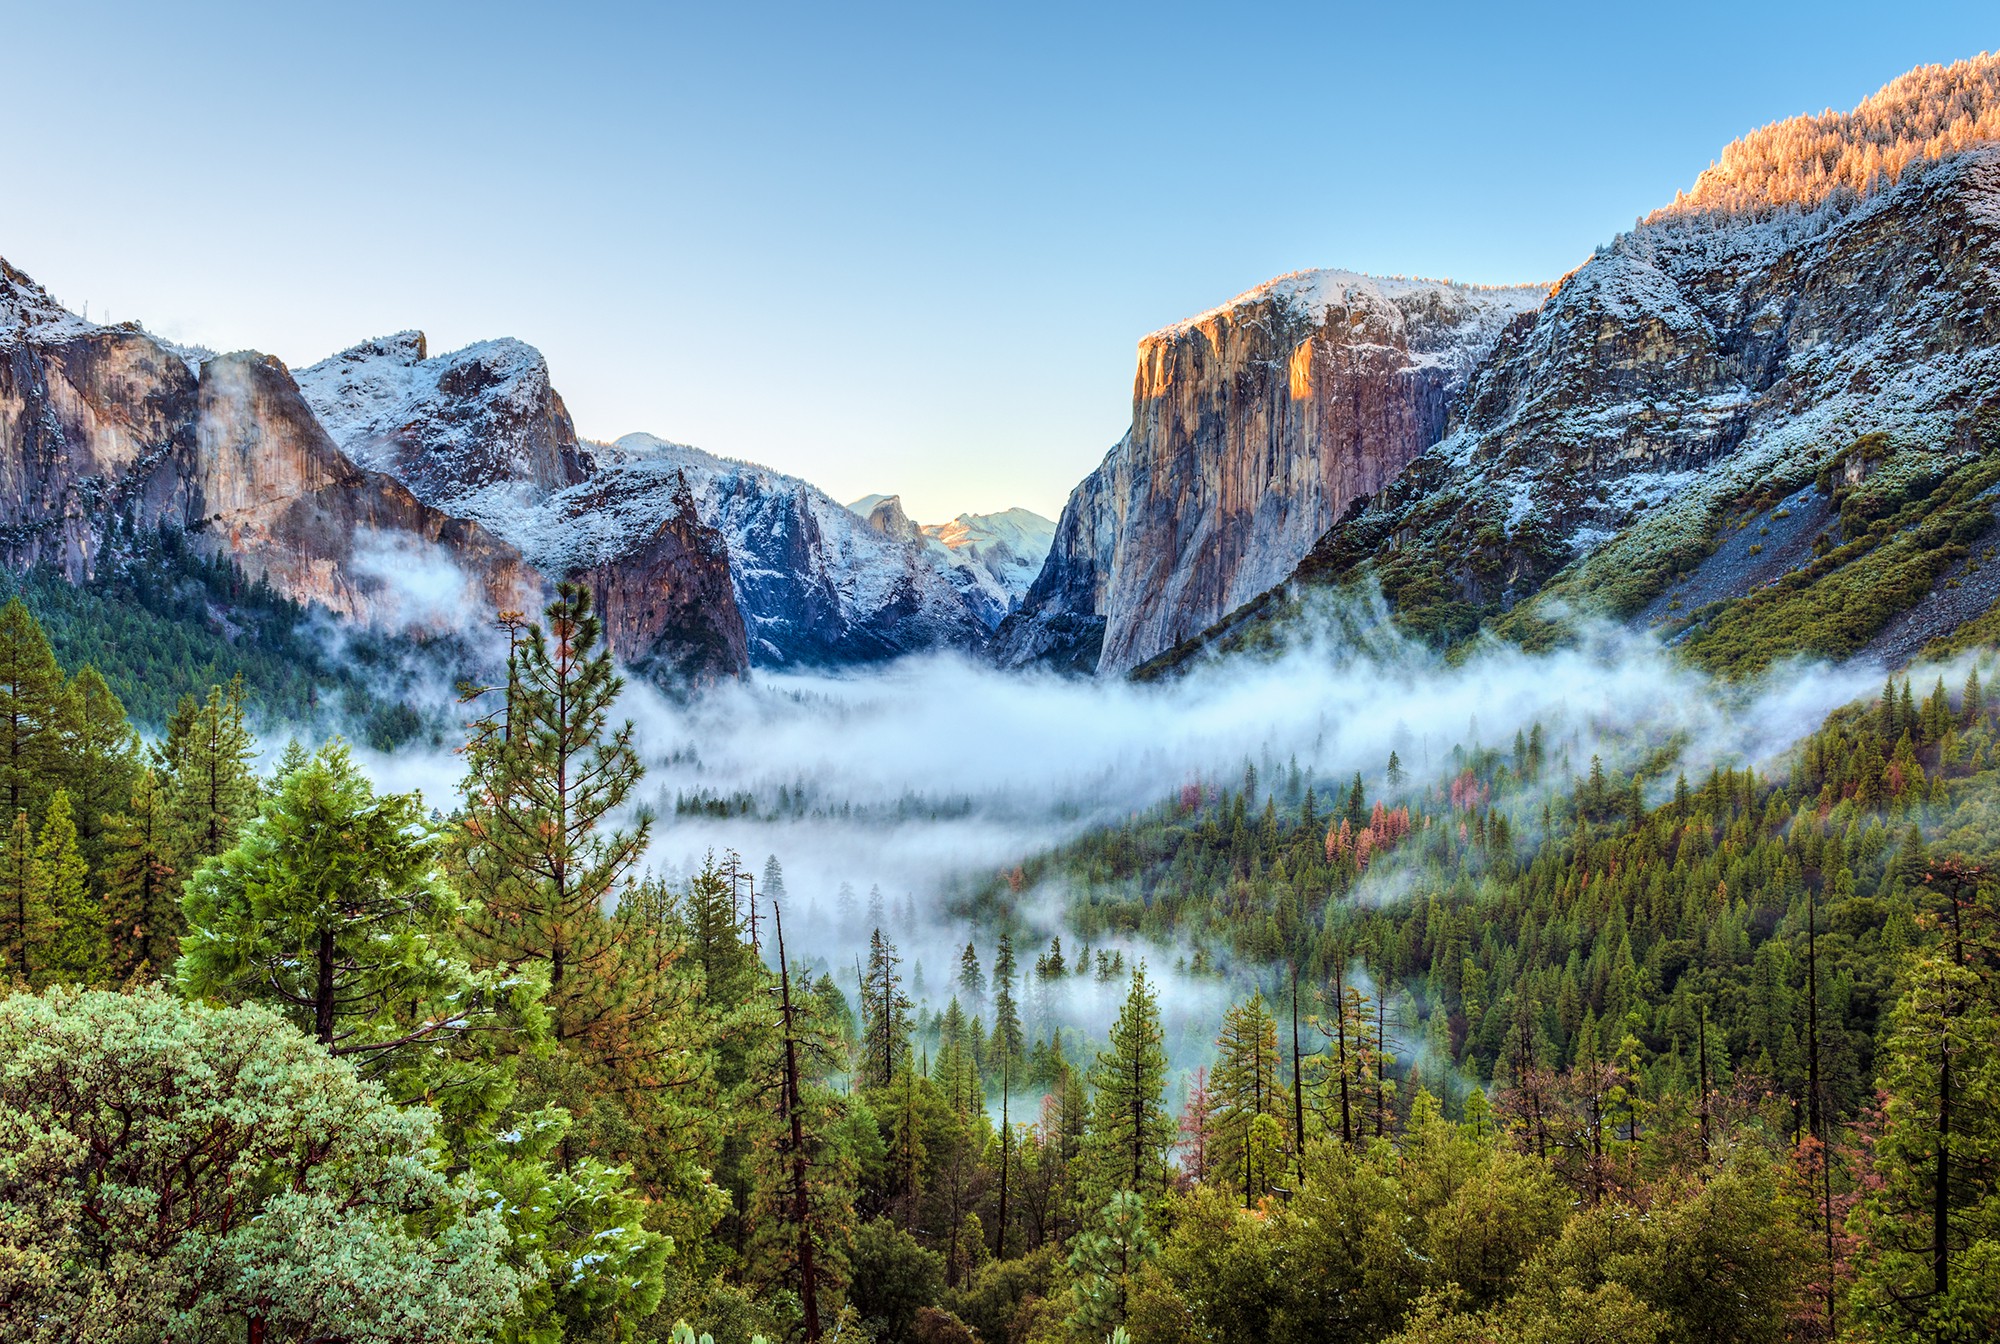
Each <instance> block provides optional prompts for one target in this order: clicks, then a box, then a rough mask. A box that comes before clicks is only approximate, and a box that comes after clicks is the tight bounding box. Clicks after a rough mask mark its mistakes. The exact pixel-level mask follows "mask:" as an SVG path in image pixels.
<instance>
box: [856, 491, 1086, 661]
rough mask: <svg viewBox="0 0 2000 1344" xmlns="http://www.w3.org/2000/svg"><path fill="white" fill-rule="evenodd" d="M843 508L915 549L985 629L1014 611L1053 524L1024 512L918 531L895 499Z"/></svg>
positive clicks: (970, 517)
mask: <svg viewBox="0 0 2000 1344" xmlns="http://www.w3.org/2000/svg"><path fill="white" fill-rule="evenodd" d="M847 507H848V508H849V509H851V510H852V511H853V512H855V513H857V514H859V515H860V516H861V517H863V518H865V519H867V521H868V526H869V527H871V528H872V529H874V530H875V531H877V532H880V533H881V534H882V535H883V536H886V537H892V538H894V539H895V540H897V541H898V542H900V543H902V544H903V545H905V546H909V547H914V548H916V549H917V550H918V551H919V552H920V553H921V554H922V555H923V557H924V559H925V560H927V561H928V562H929V563H930V564H931V566H932V567H933V568H934V569H936V570H937V571H938V572H939V573H941V574H943V575H944V577H945V578H946V579H948V580H949V581H950V582H951V584H952V586H953V587H954V588H956V589H957V590H958V596H959V600H960V601H961V602H963V603H964V604H965V605H966V607H967V609H969V610H970V611H971V612H972V614H973V615H974V616H975V617H976V618H977V619H978V620H979V622H980V624H981V625H983V626H985V627H986V628H987V629H989V630H991V629H993V628H994V627H996V626H998V625H999V624H1000V622H1001V621H1003V620H1005V619H1006V618H1007V616H1008V615H1009V613H1011V612H1013V611H1015V610H1017V609H1018V608H1019V607H1020V605H1021V599H1022V598H1023V597H1025V596H1026V595H1027V592H1028V589H1029V587H1030V586H1032V585H1033V583H1034V581H1035V578H1036V577H1037V576H1038V575H1039V574H1040V573H1041V571H1042V564H1043V562H1044V561H1045V560H1046V559H1047V558H1048V554H1049V546H1050V543H1051V542H1053V541H1054V539H1055V524H1054V523H1051V522H1050V521H1049V520H1048V519H1046V518H1044V517H1042V516H1041V515H1040V514H1038V513H1032V512H1030V511H1029V510H1027V509H1007V510H1005V511H1004V512H1001V513H961V514H959V515H958V517H956V518H954V519H952V520H951V521H950V522H948V523H927V524H924V525H922V526H919V525H918V524H916V523H914V522H912V521H910V517H909V515H908V514H906V513H905V512H904V511H903V501H902V499H901V498H900V497H899V496H896V495H868V496H865V497H863V498H861V499H858V500H856V501H854V502H853V503H852V504H849V505H848V506H847Z"/></svg>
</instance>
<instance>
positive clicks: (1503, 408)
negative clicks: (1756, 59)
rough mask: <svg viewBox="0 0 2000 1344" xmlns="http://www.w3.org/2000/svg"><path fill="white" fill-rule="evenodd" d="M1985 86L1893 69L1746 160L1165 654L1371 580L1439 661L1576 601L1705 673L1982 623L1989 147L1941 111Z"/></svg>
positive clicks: (1497, 359) (1631, 238)
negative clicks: (1888, 79)
mask: <svg viewBox="0 0 2000 1344" xmlns="http://www.w3.org/2000/svg"><path fill="white" fill-rule="evenodd" d="M1996 68H2000V67H1997V66H1996V62H1995V61H1994V60H1993V59H1992V58H1987V59H1984V60H1982V61H1978V62H1969V63H1964V64H1963V65H1961V66H1955V67H1949V68H1945V69H1932V70H1926V71H1919V72H1917V73H1916V74H1915V75H1913V76H1911V77H1908V80H1911V81H1918V80H1920V81H1922V82H1924V87H1925V88H1927V89H1929V88H1931V87H1932V86H1935V85H1942V86H1943V93H1942V94H1941V95H1938V96H1932V95H1931V94H1929V93H1927V94H1925V95H1924V97H1922V98H1912V97H1911V96H1910V90H1909V89H1906V88H1904V87H1902V86H1903V85H1904V84H1905V83H1906V81H1898V82H1897V83H1896V84H1892V85H1891V86H1889V88H1887V89H1885V90H1884V91H1883V93H1881V94H1878V95H1877V96H1876V97H1875V98H1874V99H1871V100H1869V102H1867V103H1864V104H1863V105H1862V107H1861V108H1858V109H1856V111H1855V112H1854V113H1851V114H1827V115H1826V116H1821V117H1813V118H1803V119H1800V122H1799V124H1798V125H1797V126H1791V125H1790V124H1786V123H1781V124H1779V125H1778V126H1775V127H1771V128H1766V130H1764V131H1761V132H1759V133H1757V135H1756V136H1753V137H1748V138H1747V140H1748V141H1750V142H1751V144H1750V147H1749V148H1748V149H1742V148H1738V147H1732V149H1731V150H1730V151H1729V152H1726V153H1725V154H1724V156H1723V160H1722V163H1721V164H1720V165H1719V166H1718V167H1717V168H1716V169H1712V170H1711V171H1710V173H1708V174H1704V175H1703V179H1702V182H1701V183H1698V184H1697V188H1696V190H1695V192H1693V193H1691V194H1690V195H1688V196H1685V197H1683V198H1682V199H1681V200H1680V201H1679V202H1677V203H1676V205H1674V206H1673V207H1670V208H1668V209H1666V210H1662V211H1660V212H1658V213H1657V214H1655V215H1654V216H1652V217H1651V218H1649V219H1647V220H1646V221H1644V222H1643V223H1642V224H1640V225H1639V226H1638V227H1636V228H1635V229H1633V230H1632V231H1631V232H1629V233H1627V234H1625V235H1622V236H1621V237H1619V238H1617V239H1615V240H1614V241H1613V242H1611V243H1610V244H1609V245H1607V246H1605V247H1603V248H1600V249H1599V250H1598V251H1597V253H1596V254H1595V255H1593V256H1592V257H1590V258H1589V259H1588V260H1587V261H1586V262H1585V263H1584V264H1583V265H1582V266H1580V267H1578V268H1577V270H1576V271H1574V272H1572V273H1571V274H1570V275H1569V276H1567V277H1565V278H1564V280H1563V281H1562V282H1561V283H1560V284H1559V285H1558V286H1557V287H1556V289H1555V290H1554V292H1553V293H1552V295H1551V297H1550V299H1549V301H1548V302H1547V304H1546V305H1544V306H1543V307H1542V308H1541V310H1540V311H1539V312H1538V313H1536V314H1535V315H1534V316H1533V317H1532V318H1524V319H1523V320H1522V321H1521V322H1519V323H1518V324H1516V325H1515V326H1513V327H1511V328H1510V329H1509V330H1508V331H1507V332H1506V334H1505V336H1504V337H1503V339H1502V340H1501V341H1500V342H1499V343H1498V344H1497V346H1496V347H1495V349H1494V351H1493V352H1492V354H1491V355H1490V356H1489V357H1488V358H1487V359H1486V360H1485V361H1484V363H1483V364H1482V365H1481V366H1480V367H1479V368H1478V369H1477V370H1476V372H1475V373H1474V375H1473V376H1472V378H1471V379H1470V380H1469V381H1468V383H1467V385H1466V387H1465V389H1464V392H1463V394H1462V396H1461V400H1460V401H1459V403H1458V404H1457V406H1456V408H1455V409H1454V410H1453V412H1452V414H1451V417H1450V423H1449V426H1448V428H1447V432H1446V433H1445V435H1444V436H1443V438H1442V439H1441V440H1440V441H1439V442H1438V443H1437V444H1436V445H1435V446H1433V447H1431V448H1430V449H1429V450H1428V451H1427V452H1425V453H1424V454H1423V455H1422V456H1421V457H1419V458H1417V459H1416V460H1415V461H1413V462H1412V463H1410V464H1409V466H1408V467H1407V468H1406V469H1405V470H1404V471H1403V473H1402V474H1401V475H1399V476H1397V477H1396V478H1395V479H1394V480H1393V481H1390V482H1388V483H1387V484H1386V485H1385V486H1384V487H1382V488H1380V489H1379V490H1377V491H1375V492H1373V493H1372V494H1371V496H1370V497H1369V498H1368V499H1367V500H1366V501H1365V503H1364V504H1363V505H1362V506H1360V507H1358V508H1356V509H1355V510H1354V511H1353V512H1352V513H1351V514H1350V515H1348V516H1347V517H1346V518H1344V519H1343V520H1342V521H1340V522H1339V523H1338V524H1337V525H1336V526H1334V527H1332V528H1330V529H1329V530H1327V531H1326V532H1325V534H1324V535H1323V536H1322V537H1320V538H1319V540H1318V541H1317V542H1316V543H1315V544H1314V546H1313V549H1312V552H1311V554H1310V555H1308V556H1307V557H1306V559H1305V560H1304V561H1303V563H1302V564H1301V565H1300V567H1299V568H1298V570H1297V572H1296V574H1295V575H1294V576H1292V579H1291V581H1289V582H1287V583H1286V584H1284V585H1282V586H1280V587H1273V588H1272V589H1270V590H1269V591H1267V592H1266V593H1264V594H1261V595H1258V596H1256V597H1254V598H1252V599H1251V600H1250V601H1249V602H1247V603H1246V604H1245V605H1244V606H1242V607H1241V608H1239V609H1237V610H1236V611H1234V612H1232V613H1231V614H1230V615H1229V616H1227V617H1226V618H1224V619H1223V620H1222V621H1220V622H1218V623H1217V625H1216V627H1215V628H1214V629H1212V630H1210V631H1208V632H1206V633H1205V634H1203V635H1201V636H1197V637H1196V638H1194V639H1192V640H1190V641H1187V642H1185V643H1184V644H1183V645H1181V646H1180V647H1178V648H1176V649H1174V650H1172V651H1170V652H1169V653H1168V654H1167V655H1166V656H1165V657H1163V658H1162V659H1161V660H1160V661H1159V663H1158V665H1157V666H1158V667H1161V668H1164V667H1170V666H1176V665H1179V664H1180V663H1182V662H1184V661H1185V660H1186V659H1187V658H1188V657H1189V656H1191V655H1192V654H1193V653H1195V652H1197V651H1199V650H1201V649H1204V648H1217V647H1221V648H1227V647H1240V646H1245V645H1257V644H1263V643H1267V642H1269V641H1270V640H1272V639H1275V638H1279V637H1281V634H1282V631H1283V630H1284V629H1286V628H1287V626H1288V621H1289V618H1290V617H1292V616H1294V615H1296V614H1297V613H1298V612H1299V610H1300V608H1301V607H1302V606H1303V605H1308V604H1309V599H1310V598H1311V596H1312V594H1313V593H1314V592H1315V591H1316V590H1323V589H1326V588H1328V587H1345V586H1351V585H1354V584H1360V583H1366V584H1374V585H1378V586H1379V587H1380V589H1381V590H1382V592H1383V594H1384V595H1385V596H1386V597H1387V598H1388V600H1389V602H1390V604H1391V607H1392V609H1393V610H1394V611H1395V612H1396V614H1397V617H1398V619H1399V621H1401V622H1402V623H1403V625H1404V626H1405V628H1407V629H1409V630H1410V631H1412V632H1413V633H1416V634H1418V635H1420V636H1423V637H1425V638H1428V639H1430V640H1432V641H1433V642H1436V643H1441V644H1442V643H1450V642H1452V641H1455V640H1461V639H1464V638H1466V637H1468V636H1470V635H1471V634H1473V632H1475V631H1476V630H1479V629H1481V628H1483V627H1489V626H1491V627H1495V628H1498V629H1500V630H1501V631H1502V632H1504V633H1508V634H1511V635H1514V636H1516V637H1518V638H1521V639H1524V640H1526V641H1528V642H1530V643H1531V644H1533V643H1537V642H1541V641H1546V640H1549V639H1553V638H1559V637H1561V631H1562V630H1563V628H1565V627H1566V624H1567V622H1568V621H1569V620H1570V619H1572V618H1573V616H1574V615H1575V614H1577V613H1593V614H1598V615H1605V616H1610V617H1613V618H1618V619H1624V620H1628V621H1631V622H1634V623H1636V624H1638V625H1641V626H1647V627H1652V628H1655V629H1658V630H1659V631H1660V633H1661V634H1662V635H1663V637H1666V638H1669V639H1672V640H1675V641H1676V642H1678V643H1679V644H1680V645H1681V646H1682V647H1684V648H1685V650H1686V651H1687V653H1688V654H1689V656H1691V657H1693V658H1695V659H1696V660H1697V661H1698V662H1702V663H1704V664H1706V665H1710V666H1713V667H1715V668H1716V669H1717V670H1733V669H1740V670H1755V669H1757V668H1761V667H1763V666H1765V665H1768V663H1769V662H1770V661H1771V660H1772V659H1773V658H1774V657H1776V656H1778V651H1779V650H1781V649H1804V650H1806V651H1810V652H1814V653H1819V654H1822V655H1824V656H1827V657H1845V656H1850V655H1853V654H1857V653H1862V652H1868V653H1873V654H1876V655H1879V656H1882V657H1884V658H1888V659H1890V660H1892V661H1893V660H1898V659H1901V658H1904V657H1908V656H1910V655H1912V654H1914V653H1915V652H1917V651H1918V649H1919V648H1921V647H1922V646H1923V644H1924V643H1925V641H1926V640H1927V639H1930V638H1935V637H1937V636H1940V635H1946V634H1949V633H1950V631H1951V630H1952V629H1954V628H1956V626H1957V625H1959V624H1962V623H1964V622H1965V621H1967V620H1969V619H1974V618H1977V617H1979V616H1980V615H1981V613H1983V612H1984V611H1985V610H1986V608H1987V606H1988V604H1989V603H1990V602H1991V600H1992V598H1993V597H1994V596H1995V595H1996V590H1995V589H1994V587H1993V583H1994V580H1992V579H1990V578H1988V577H1987V574H1986V571H1987V570H1988V569H1989V568H1991V566H1988V565H1986V564H1985V559H1986V558H1987V557H1989V556H1990V555H1991V554H1992V548H1993V546H1994V545H1995V544H1996V543H2000V524H1996V523H1995V520H1994V518H1993V513H1992V503H1993V497H1992V495H1991V493H1990V492H1991V491H1992V489H1993V488H1994V486H1995V483H1996V482H2000V409H1996V408H2000V146H1995V145H1991V144H1985V145H1981V144H1978V143H1977V139H1978V137H1977V136H1975V135H1972V134H1971V133H1970V132H1965V133H1964V134H1959V133H1958V131H1954V130H1953V126H1958V122H1953V123H1952V124H1951V125H1945V124H1943V123H1941V122H1937V117H1938V116H1939V115H1948V116H1950V117H1955V118H1959V120H1960V121H1963V122H1964V124H1965V126H1971V127H1973V129H1974V130H1976V129H1977V127H1978V126H1982V125H1985V124H1986V121H1981V120H1979V117H1978V116H1972V115H1971V114H1970V113H1966V111H1965V108H1966V106H1967V105H1968V100H1970V102H1969V105H1970V106H1971V108H1972V113H1977V114H1979V116H1984V117H1987V120H1991V117H1990V115H1989V114H1990V113H1991V112H1992V111H1993V110H1994V106H1993V105H1992V99H1993V98H1994V97H1996V96H2000V94H1996V93H1995V89H1996V88H2000V83H1996V80H1995V79H1994V74H1995V71H1996ZM1934 109H1942V112H1938V111H1935V110H1934ZM1982 109H1983V110H1982ZM1961 114H1963V115H1961ZM1967 118H1970V119H1969V120H1968V119H1967ZM1933 123H1936V124H1933ZM1958 130H1959V131H1963V130H1964V126H1958ZM1966 142H1969V147H1965V148H1958V149H1956V150H1955V152H1950V153H1942V154H1941V153H1939V152H1937V151H1938V149H1939V148H1940V147H1943V148H1946V149H1951V148H1953V147H1954V146H1956V145H1958V144H1961V143H1966ZM1796 144H1805V145H1808V146H1810V147H1812V150H1813V156H1817V157H1813V156H1808V157H1809V158H1810V162H1803V163H1801V162H1795V161H1794V160H1793V159H1792V158H1790V157H1788V155H1789V154H1791V153H1792V152H1793V151H1792V150H1790V149H1788V148H1787V147H1788V146H1794V145H1796ZM1913 146H1914V147H1915V148H1914V149H1912V152H1909V153H1904V152H1902V151H1903V150H1904V149H1909V148H1911V147H1913ZM1927 147H1928V148H1927ZM1847 159H1854V160H1857V161H1865V162H1871V163H1878V164H1879V163H1889V164H1893V165H1895V166H1896V168H1897V172H1896V173H1895V175H1894V177H1893V180H1891V175H1890V174H1887V173H1883V172H1880V171H1878V172H1875V173H1874V174H1873V175H1872V176H1867V177H1863V176H1860V175H1859V174H1857V173H1848V172H1846V171H1845V170H1844V169H1842V168H1841V166H1840V165H1841V164H1842V163H1843V162H1845V161H1846V160H1847ZM1815 163H1817V164H1818V165H1819V167H1817V168H1814V167H1813V164H1815ZM1745 164H1750V165H1753V166H1754V167H1755V171H1754V172H1753V171H1750V169H1747V168H1745V167H1744V165H1745ZM1850 178H1851V179H1853V180H1855V181H1863V182H1864V183H1865V184H1866V187H1867V189H1866V190H1858V189H1855V188H1853V187H1852V186H1848V185H1843V183H1845V182H1847V181H1848V180H1849V179H1850ZM1974 593H1977V594H1980V595H1981V596H1980V597H1979V598H1978V600H1977V601H1975V600H1973V598H1972V597H1971V596H1970V594H1974Z"/></svg>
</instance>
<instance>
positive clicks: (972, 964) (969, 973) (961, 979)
mask: <svg viewBox="0 0 2000 1344" xmlns="http://www.w3.org/2000/svg"><path fill="white" fill-rule="evenodd" d="M958 997H959V998H961V999H963V1000H964V1001H965V1011H966V1012H969V1013H971V1014H972V1015H973V1016H974V1017H977V1016H979V1015H980V1014H981V1013H982V1012H984V1011H985V1010H986V977H985V975H984V974H982V973H981V972H980V969H979V949H978V948H976V947H974V946H973V945H972V944H971V943H967V944H966V945H965V950H964V951H963V952H960V953H959V954H958Z"/></svg>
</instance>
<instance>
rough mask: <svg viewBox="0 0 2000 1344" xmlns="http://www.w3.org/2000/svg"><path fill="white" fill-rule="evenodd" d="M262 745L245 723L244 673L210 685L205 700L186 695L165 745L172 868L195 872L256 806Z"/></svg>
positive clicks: (233, 837)
mask: <svg viewBox="0 0 2000 1344" xmlns="http://www.w3.org/2000/svg"><path fill="white" fill-rule="evenodd" d="M256 745H257V744H256V739H255V738H253V737H252V736H251V734H250V730H249V728H248V727H247V726H246V725H245V723H244V717H243V678H242V677H240V676H239V677H237V678H235V679H234V680H233V681H231V682H230V683H229V685H228V686H226V687H225V686H212V687H210V688H209V692H208V698H207V700H205V701H202V702H200V703H197V702H196V701H195V700H194V698H193V697H192V696H183V697H182V698H181V703H180V706H179V707H178V708H177V709H175V711H174V713H173V715H172V717H170V718H169V719H168V720H167V737H166V742H165V743H164V744H163V746H162V748H161V765H162V767H163V769H164V771H165V774H166V778H167V791H166V812H167V836H168V844H169V850H168V852H169V854H170V855H171V856H172V857H171V861H170V864H169V866H170V867H172V868H173V869H174V871H176V872H178V873H182V874H186V873H191V872H193V871H194V869H195V867H196V866H197V865H198V864H199V863H200V862H201V861H202V860H203V859H206V858H210V857H212V856H214V855H216V854H220V853H221V852H222V851H223V850H225V849H227V848H229V846H230V845H231V844H233V843H235V840H236V831H237V828H238V827H239V826H241V825H242V824H243V823H244V822H246V821H248V820H249V819H250V817H251V816H252V815H253V814H254V813H255V812H256V810H257V792H258V790H257V777H256V775H255V774H253V773H252V772H251V769H250V761H251V757H252V756H253V755H254V754H255V751H256Z"/></svg>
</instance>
